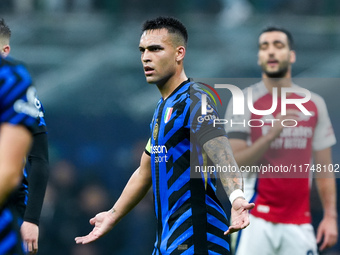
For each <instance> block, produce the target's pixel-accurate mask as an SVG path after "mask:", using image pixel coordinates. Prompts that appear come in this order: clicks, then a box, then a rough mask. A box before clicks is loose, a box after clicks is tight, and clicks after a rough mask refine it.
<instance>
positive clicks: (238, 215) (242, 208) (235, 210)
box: [224, 198, 255, 235]
mask: <svg viewBox="0 0 340 255" xmlns="http://www.w3.org/2000/svg"><path fill="white" fill-rule="evenodd" d="M254 206H255V204H254V203H248V202H247V201H246V200H245V199H243V198H237V199H235V201H234V202H233V204H232V208H231V224H230V226H229V229H228V230H227V231H226V232H224V234H225V235H229V234H231V233H234V232H237V231H239V230H241V229H244V228H245V227H247V226H248V225H249V223H250V222H249V213H248V211H249V210H250V209H253V208H254Z"/></svg>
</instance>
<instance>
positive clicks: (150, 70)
mask: <svg viewBox="0 0 340 255" xmlns="http://www.w3.org/2000/svg"><path fill="white" fill-rule="evenodd" d="M154 71H155V69H153V68H151V67H150V66H144V73H145V75H146V76H148V75H151V74H152V73H153V72H154Z"/></svg>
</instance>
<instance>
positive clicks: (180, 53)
mask: <svg viewBox="0 0 340 255" xmlns="http://www.w3.org/2000/svg"><path fill="white" fill-rule="evenodd" d="M184 56H185V47H184V46H178V47H177V48H176V61H177V62H179V61H182V60H183V59H184Z"/></svg>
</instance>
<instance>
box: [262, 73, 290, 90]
mask: <svg viewBox="0 0 340 255" xmlns="http://www.w3.org/2000/svg"><path fill="white" fill-rule="evenodd" d="M262 81H263V83H264V85H265V87H266V88H267V90H268V92H269V93H270V94H272V91H273V88H277V89H278V91H277V92H278V95H281V89H280V88H284V87H291V86H292V85H293V83H292V77H291V74H290V72H287V73H286V75H285V76H284V77H282V78H270V77H268V76H267V75H266V74H265V73H262Z"/></svg>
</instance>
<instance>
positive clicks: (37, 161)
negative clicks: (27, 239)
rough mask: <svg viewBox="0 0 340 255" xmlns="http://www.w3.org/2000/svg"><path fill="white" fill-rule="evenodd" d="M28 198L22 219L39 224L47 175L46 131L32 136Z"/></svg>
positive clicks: (29, 156)
mask: <svg viewBox="0 0 340 255" xmlns="http://www.w3.org/2000/svg"><path fill="white" fill-rule="evenodd" d="M28 161H29V164H30V170H29V172H28V183H29V185H28V200H27V206H26V210H25V215H24V220H25V221H28V222H31V223H34V224H36V225H39V218H40V213H41V208H42V205H43V201H44V196H45V191H46V186H47V181H48V176H49V162H48V141H47V134H46V133H39V134H36V135H34V136H33V146H32V148H31V151H30V153H29V155H28Z"/></svg>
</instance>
